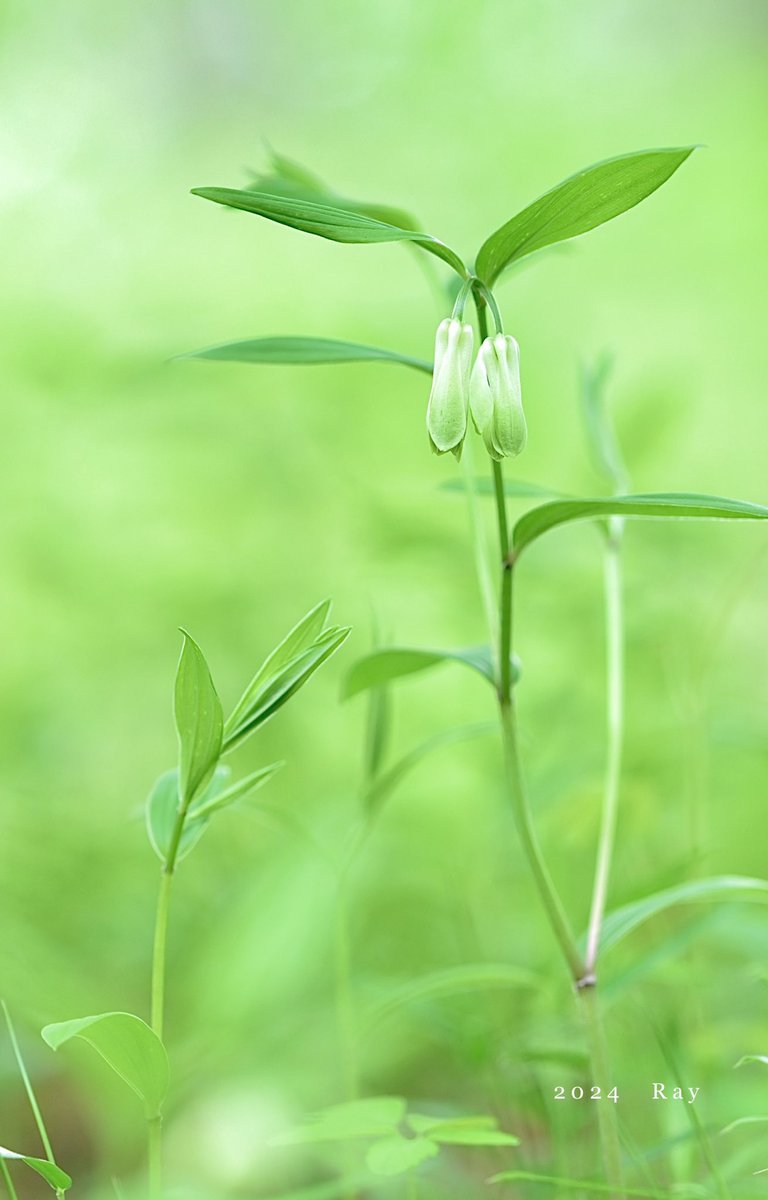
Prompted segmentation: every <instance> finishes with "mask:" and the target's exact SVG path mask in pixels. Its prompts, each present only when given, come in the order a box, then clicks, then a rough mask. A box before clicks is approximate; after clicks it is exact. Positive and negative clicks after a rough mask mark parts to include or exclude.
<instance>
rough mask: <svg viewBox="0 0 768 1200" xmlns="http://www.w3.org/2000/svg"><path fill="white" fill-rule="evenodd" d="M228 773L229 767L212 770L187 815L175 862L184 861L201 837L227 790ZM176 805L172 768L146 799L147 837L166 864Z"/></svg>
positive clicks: (175, 770)
mask: <svg viewBox="0 0 768 1200" xmlns="http://www.w3.org/2000/svg"><path fill="white" fill-rule="evenodd" d="M231 774H232V772H231V771H230V768H229V767H224V766H219V767H216V769H215V771H214V773H213V775H212V776H211V779H210V781H209V783H208V785H207V786H206V787H205V788H204V789H203V790H202V791H201V793H200V795H199V797H198V799H197V800H196V802H195V805H194V807H193V808H192V809H190V811H189V812H188V814H187V817H186V820H185V821H184V828H183V830H182V833H181V838H180V841H179V846H178V850H177V852H176V861H177V862H181V860H182V859H183V858H186V856H187V855H188V854H189V852H190V851H191V850H193V849H194V847H195V846H196V845H197V843H198V842H199V840H200V838H201V837H202V836H203V834H204V832H205V827H206V825H207V824H208V817H209V814H210V812H211V811H212V810H213V808H214V806H215V805H216V801H217V799H218V798H219V797H220V796H221V795H222V793H223V792H224V789H225V788H226V787H227V784H228V782H229V777H230V775H231ZM180 803H181V797H180V795H179V772H178V768H176V767H174V768H173V769H172V770H170V771H166V772H165V773H164V774H163V775H161V776H160V778H159V779H158V780H157V781H156V783H155V785H154V787H153V788H152V791H151V792H150V793H149V797H148V798H147V810H146V819H147V834H148V836H149V841H150V843H151V846H152V849H153V850H154V852H155V854H156V855H157V857H158V858H159V859H160V861H161V862H163V863H164V862H167V860H168V855H169V853H170V850H171V845H172V843H173V832H174V829H175V826H176V820H177V818H178V815H179V805H180Z"/></svg>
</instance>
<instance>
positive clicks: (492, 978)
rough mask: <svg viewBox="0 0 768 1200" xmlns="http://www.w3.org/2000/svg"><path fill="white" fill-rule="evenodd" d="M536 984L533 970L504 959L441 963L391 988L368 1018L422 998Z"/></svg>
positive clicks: (405, 1006)
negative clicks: (494, 961)
mask: <svg viewBox="0 0 768 1200" xmlns="http://www.w3.org/2000/svg"><path fill="white" fill-rule="evenodd" d="M540 986H541V979H540V978H539V977H538V976H537V975H535V974H534V973H533V971H528V970H526V969H525V968H524V967H510V966H507V965H506V964H505V963H468V964H467V965H466V966H460V967H443V968H442V969H440V970H437V971H429V972H427V974H425V975H420V976H419V977H418V978H416V979H409V980H408V981H407V982H405V983H402V984H399V985H397V986H396V987H394V988H392V989H391V990H390V991H389V992H388V994H387V995H386V996H384V997H383V999H382V1000H380V1001H379V1002H378V1004H376V1005H375V1006H374V1008H373V1009H372V1010H371V1019H372V1020H373V1021H380V1020H381V1019H382V1018H384V1017H387V1016H389V1014H390V1013H393V1012H397V1010H398V1009H401V1008H407V1007H409V1006H410V1005H412V1004H418V1003H420V1002H421V1001H423V1000H442V999H444V998H445V997H448V996H461V995H467V994H471V993H472V992H491V991H509V990H511V989H518V988H537V987H540Z"/></svg>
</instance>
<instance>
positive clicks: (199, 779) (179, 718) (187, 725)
mask: <svg viewBox="0 0 768 1200" xmlns="http://www.w3.org/2000/svg"><path fill="white" fill-rule="evenodd" d="M182 633H183V635H184V643H183V645H182V648H181V658H180V659H179V668H178V671H177V673H176V696H175V712H176V728H177V729H178V731H179V746H180V769H179V788H180V791H181V800H182V804H183V805H184V807H186V805H188V804H189V802H190V801H191V799H192V797H193V796H194V795H195V794H196V793H197V792H198V791H199V790H200V788H202V787H204V786H205V784H206V783H207V782H208V780H209V779H210V778H211V776H212V774H213V771H214V768H215V766H216V763H217V762H218V760H219V755H220V754H221V740H222V731H223V727H224V720H223V715H222V711H221V701H220V700H219V697H218V695H217V694H216V689H215V687H214V686H213V680H212V679H211V673H210V671H209V670H208V664H207V663H206V661H205V658H204V657H203V653H202V651H201V650H200V647H199V646H198V645H197V643H196V642H195V641H194V640H193V639H192V638H191V637H190V636H189V634H188V633H186V632H185V631H184V630H182Z"/></svg>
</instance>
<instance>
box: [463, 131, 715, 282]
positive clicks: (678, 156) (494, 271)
mask: <svg viewBox="0 0 768 1200" xmlns="http://www.w3.org/2000/svg"><path fill="white" fill-rule="evenodd" d="M694 149H695V146H683V147H681V148H674V149H665V150H641V151H639V152H636V153H634V154H623V155H621V156H620V157H618V158H609V159H607V160H606V161H605V162H599V163H596V164H595V165H594V166H591V167H587V168H585V169H584V170H583V171H578V172H577V173H576V174H575V175H571V176H570V177H569V178H568V179H566V180H564V181H563V182H562V183H559V184H558V185H557V186H556V187H554V188H552V190H551V191H549V192H546V193H545V194H544V195H543V196H540V197H539V199H538V200H534V202H533V204H529V205H528V207H527V208H524V209H523V211H522V212H519V213H518V214H517V215H516V216H514V217H512V219H511V221H507V223H506V224H505V225H502V226H501V228H500V229H497V230H496V232H495V233H493V234H491V236H490V237H489V238H488V239H487V241H486V242H484V244H483V246H482V247H481V249H480V253H479V254H478V256H477V274H478V275H479V276H480V278H481V279H483V280H484V281H485V282H486V283H487V284H492V283H493V282H494V281H495V280H496V279H497V278H498V276H499V275H500V274H501V272H502V271H503V270H504V268H505V267H507V266H509V264H510V263H512V262H515V261H516V260H517V259H520V258H524V257H525V255H527V254H532V253H533V252H534V250H540V249H541V248H542V246H550V245H552V244H553V243H554V242H564V241H567V240H568V239H570V238H575V237H579V235H580V234H582V233H587V232H588V231H589V230H590V229H594V228H595V227H596V226H598V225H603V224H605V222H606V221H610V220H612V219H613V218H614V217H618V216H619V214H620V213H623V212H626V211H627V209H630V208H634V206H635V205H636V204H639V203H640V201H641V200H644V199H645V198H646V196H650V195H651V193H652V192H655V191H656V189H657V188H659V187H661V185H662V184H663V183H665V182H666V181H667V180H668V179H669V177H670V175H673V174H674V173H675V171H676V170H677V168H678V167H679V166H681V165H682V164H683V163H684V162H685V160H686V158H688V156H689V154H692V153H693V151H694Z"/></svg>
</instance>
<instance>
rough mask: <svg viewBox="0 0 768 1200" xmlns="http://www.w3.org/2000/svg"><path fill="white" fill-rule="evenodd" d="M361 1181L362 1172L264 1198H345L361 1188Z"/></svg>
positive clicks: (337, 1199) (313, 1199)
mask: <svg viewBox="0 0 768 1200" xmlns="http://www.w3.org/2000/svg"><path fill="white" fill-rule="evenodd" d="M363 1183H364V1179H363V1176H362V1174H358V1175H346V1176H343V1177H342V1178H340V1179H332V1180H331V1181H330V1182H328V1183H318V1184H317V1186H316V1187H308V1188H300V1189H299V1190H298V1191H291V1192H281V1193H280V1195H279V1196H268V1197H266V1200H347V1198H348V1197H349V1196H350V1195H352V1194H353V1193H355V1192H357V1191H361V1190H362V1187H363Z"/></svg>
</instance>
